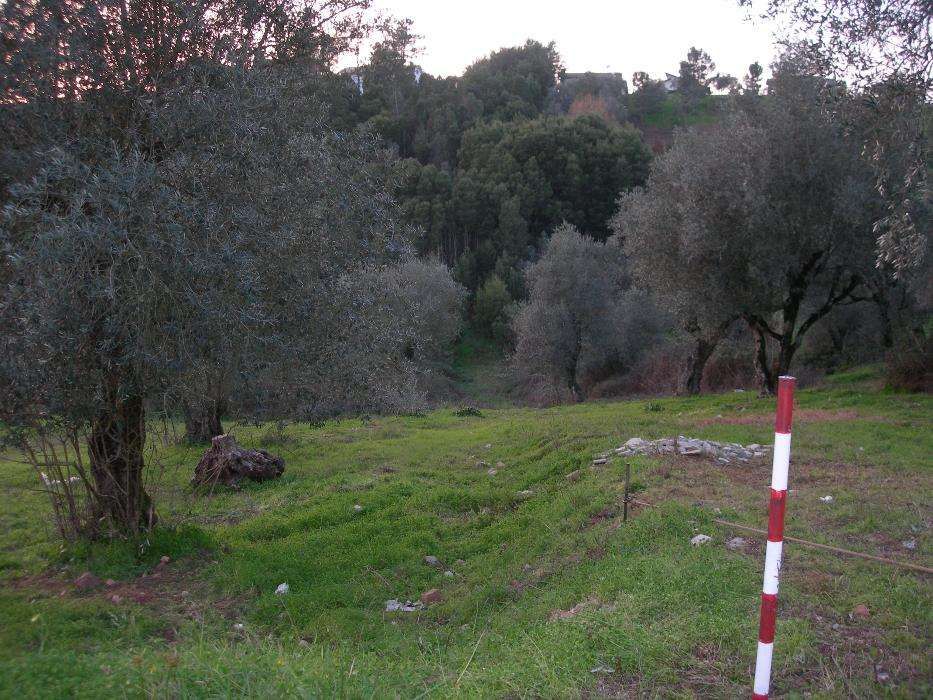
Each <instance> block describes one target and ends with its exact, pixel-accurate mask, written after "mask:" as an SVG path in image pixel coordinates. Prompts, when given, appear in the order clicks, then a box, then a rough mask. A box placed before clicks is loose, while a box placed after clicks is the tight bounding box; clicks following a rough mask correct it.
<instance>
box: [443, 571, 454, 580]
mask: <svg viewBox="0 0 933 700" xmlns="http://www.w3.org/2000/svg"><path fill="white" fill-rule="evenodd" d="M444 576H446V577H447V578H453V577H454V572H453V571H451V570H450V569H447V571H445V572H444Z"/></svg>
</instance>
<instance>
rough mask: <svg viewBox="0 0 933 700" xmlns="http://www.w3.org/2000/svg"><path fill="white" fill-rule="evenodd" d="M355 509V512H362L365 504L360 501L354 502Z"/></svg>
mask: <svg viewBox="0 0 933 700" xmlns="http://www.w3.org/2000/svg"><path fill="white" fill-rule="evenodd" d="M353 510H354V512H356V513H362V512H363V506H361V505H360V504H359V503H356V504H354V506H353Z"/></svg>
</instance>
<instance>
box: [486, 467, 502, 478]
mask: <svg viewBox="0 0 933 700" xmlns="http://www.w3.org/2000/svg"><path fill="white" fill-rule="evenodd" d="M486 473H487V474H489V476H495V475H496V474H498V473H499V472H498V471H496V469H495V467H493V468H491V469H489V471H487V472H486Z"/></svg>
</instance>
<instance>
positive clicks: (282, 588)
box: [275, 583, 288, 595]
mask: <svg viewBox="0 0 933 700" xmlns="http://www.w3.org/2000/svg"><path fill="white" fill-rule="evenodd" d="M286 593H288V584H287V583H280V584H279V585H278V586H277V587H276V589H275V594H276V595H285V594H286Z"/></svg>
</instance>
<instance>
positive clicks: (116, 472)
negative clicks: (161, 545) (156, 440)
mask: <svg viewBox="0 0 933 700" xmlns="http://www.w3.org/2000/svg"><path fill="white" fill-rule="evenodd" d="M145 417H146V416H145V408H144V407H143V400H142V397H139V396H131V397H128V398H115V399H114V400H113V401H112V402H111V403H110V406H109V407H108V409H107V410H105V411H103V412H101V413H100V414H99V415H98V417H97V418H96V419H95V421H94V424H93V425H92V427H91V433H90V436H89V437H88V454H89V457H90V464H91V475H92V477H93V479H94V493H93V494H92V498H93V499H94V506H95V507H94V510H95V515H96V518H97V520H98V522H99V521H101V520H106V521H108V522H109V523H110V524H111V526H113V527H114V528H116V529H118V530H122V531H125V532H136V531H139V530H147V529H149V528H151V527H152V526H153V525H154V524H155V521H156V515H155V509H154V508H153V505H152V500H151V499H150V498H149V495H148V494H147V493H146V491H145V488H144V486H143V465H144V448H145V443H146V425H145Z"/></svg>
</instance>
